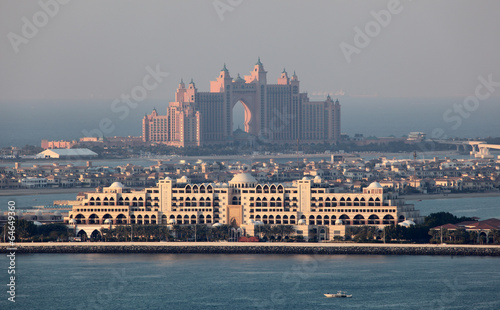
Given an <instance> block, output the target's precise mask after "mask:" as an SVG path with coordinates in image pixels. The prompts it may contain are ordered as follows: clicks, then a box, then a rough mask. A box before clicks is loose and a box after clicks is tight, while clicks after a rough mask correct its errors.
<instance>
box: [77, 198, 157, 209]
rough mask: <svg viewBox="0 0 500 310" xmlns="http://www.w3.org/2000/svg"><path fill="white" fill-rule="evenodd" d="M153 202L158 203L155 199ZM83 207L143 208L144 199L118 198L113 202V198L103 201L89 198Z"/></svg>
mask: <svg viewBox="0 0 500 310" xmlns="http://www.w3.org/2000/svg"><path fill="white" fill-rule="evenodd" d="M154 201H159V200H158V198H157V197H155V199H154ZM85 205H89V206H123V205H127V206H128V205H131V206H134V207H137V206H144V199H143V198H142V197H139V198H137V197H133V198H132V199H130V198H129V197H125V198H123V197H120V198H119V199H117V200H116V201H115V198H114V197H110V198H109V199H108V197H104V199H102V200H101V198H100V197H97V198H94V197H90V199H89V201H88V203H85Z"/></svg>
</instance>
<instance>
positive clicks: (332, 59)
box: [0, 0, 500, 104]
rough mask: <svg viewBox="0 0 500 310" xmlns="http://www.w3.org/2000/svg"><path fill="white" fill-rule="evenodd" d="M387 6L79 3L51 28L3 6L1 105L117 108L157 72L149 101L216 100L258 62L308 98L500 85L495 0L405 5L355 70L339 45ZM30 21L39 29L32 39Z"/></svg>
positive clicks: (12, 5) (458, 91) (30, 5)
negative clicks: (226, 76)
mask: <svg viewBox="0 0 500 310" xmlns="http://www.w3.org/2000/svg"><path fill="white" fill-rule="evenodd" d="M54 1H55V0H54ZM61 1H62V0H61ZM42 2H47V3H51V2H52V0H42ZM388 3H390V1H331V0H328V1H309V0H308V1H296V0H295V1H291V0H283V1H270V0H220V1H219V0H217V1H212V0H206V1H184V0H183V1H172V0H169V1H147V0H143V1H125V0H116V1H101V0H100V1H91V0H86V1H78V0H73V1H69V3H67V4H64V5H63V4H60V5H59V8H58V12H56V13H55V14H52V15H54V16H53V17H49V18H48V20H44V13H40V11H41V10H42V9H41V7H40V5H39V4H38V1H17V0H12V1H6V0H1V1H0V31H1V33H0V36H1V44H0V101H1V102H3V103H2V104H6V103H5V102H9V101H13V100H29V101H45V102H46V101H51V100H78V101H81V100H84V101H85V100H113V99H114V98H117V97H119V96H120V95H121V94H122V93H130V91H131V89H133V87H135V86H137V85H141V84H142V79H143V78H144V76H145V75H146V74H147V71H146V67H148V66H150V67H151V68H155V67H156V66H157V65H159V66H160V68H161V70H162V71H164V72H168V73H169V76H168V77H166V78H165V79H164V80H163V81H162V83H161V85H160V86H159V87H157V88H155V89H154V90H151V91H149V92H148V94H147V95H148V99H164V100H172V99H173V92H174V90H175V88H176V87H177V84H178V81H179V79H180V78H181V77H183V78H184V80H185V81H186V82H187V81H189V79H190V78H191V77H192V78H193V79H194V81H195V82H196V83H197V84H196V86H197V88H198V90H199V91H207V90H208V89H209V81H210V80H214V79H215V78H216V76H217V74H218V72H219V70H220V69H221V68H222V66H223V64H224V62H225V63H226V64H227V67H228V68H229V70H230V73H231V75H232V76H236V75H237V73H240V74H242V75H243V74H248V72H249V71H250V70H251V69H252V67H253V65H254V64H255V62H256V60H257V57H258V56H260V57H261V59H262V62H263V63H264V66H265V68H266V70H267V71H268V81H271V82H273V83H274V82H275V81H276V79H277V77H278V75H279V73H280V72H281V71H282V69H283V67H286V69H287V70H288V71H289V72H290V73H291V72H293V70H295V71H296V72H297V74H298V76H299V79H300V81H301V89H302V90H303V91H308V92H309V94H315V93H318V92H330V93H336V92H339V91H341V90H342V91H344V92H345V93H346V94H348V95H351V96H360V95H361V96H364V95H378V96H380V97H443V96H466V95H470V94H473V92H474V89H475V87H476V86H477V85H478V83H479V82H478V80H477V78H478V76H480V75H481V76H484V77H487V76H488V75H489V74H492V77H493V80H494V81H500V61H499V55H500V40H499V39H498V38H499V37H498V30H499V29H500V18H499V16H500V1H497V0H495V1H456V0H450V1H434V0H433V1H401V4H400V5H399V7H398V11H399V12H398V13H394V14H391V20H390V22H388V24H387V25H386V26H385V27H384V26H380V31H378V33H375V35H374V36H373V37H370V42H369V43H368V44H366V46H363V47H362V48H359V50H358V52H359V53H354V54H352V55H351V62H350V63H348V62H347V61H346V58H345V56H344V54H343V53H342V50H341V48H340V44H341V43H342V42H345V43H346V44H350V45H352V46H354V47H356V45H355V42H354V36H355V30H354V28H355V27H359V28H360V29H362V31H363V32H364V33H366V32H365V26H366V25H367V24H368V25H372V26H373V24H374V21H375V17H374V16H373V15H372V14H371V12H372V11H374V12H379V11H380V10H388V8H387V7H388ZM214 4H215V5H219V12H217V10H216V8H215V6H214ZM221 4H222V6H221ZM223 5H226V7H223ZM228 6H229V7H228ZM49 7H50V6H49ZM50 8H51V9H52V10H54V7H53V6H52V7H50ZM224 9H226V10H225V11H223V10H224ZM45 16H47V14H46V15H45ZM23 17H26V19H27V20H29V21H31V22H33V18H38V24H39V25H42V26H41V27H37V26H35V27H36V28H37V33H36V34H35V35H32V33H29V32H27V33H28V34H29V35H30V36H32V38H26V36H25V35H23V29H22V28H23V25H25V24H26V23H25V20H23ZM45 24H46V25H45ZM373 27H375V28H372V30H373V31H376V32H377V28H376V26H373ZM25 28H26V27H25ZM28 28H29V27H28ZM25 32H26V31H25ZM372 34H373V33H372ZM16 36H17V37H16ZM14 37H15V38H16V39H15V40H14V39H13V38H14ZM19 37H22V38H23V39H19ZM11 41H12V42H14V41H15V42H16V43H15V44H14V45H15V46H16V47H17V48H18V52H17V53H16V52H15V51H14V49H15V48H14V47H13V43H12V42H11ZM21 41H22V43H19V42H21ZM499 93H500V91H498V92H496V93H493V95H494V96H498V94H499Z"/></svg>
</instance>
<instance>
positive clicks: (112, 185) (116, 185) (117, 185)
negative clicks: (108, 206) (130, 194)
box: [109, 182, 125, 188]
mask: <svg viewBox="0 0 500 310" xmlns="http://www.w3.org/2000/svg"><path fill="white" fill-rule="evenodd" d="M124 187H125V185H123V184H122V183H120V182H114V183H113V184H111V186H110V187H109V188H124Z"/></svg>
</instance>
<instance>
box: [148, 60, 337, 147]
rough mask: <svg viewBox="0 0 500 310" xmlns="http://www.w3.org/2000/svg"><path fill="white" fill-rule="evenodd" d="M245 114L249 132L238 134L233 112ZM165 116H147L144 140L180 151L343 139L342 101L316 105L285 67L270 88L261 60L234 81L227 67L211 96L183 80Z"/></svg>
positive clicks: (154, 114)
mask: <svg viewBox="0 0 500 310" xmlns="http://www.w3.org/2000/svg"><path fill="white" fill-rule="evenodd" d="M238 102H240V103H241V104H242V105H243V108H244V111H245V120H244V128H243V129H244V133H243V134H242V133H239V132H238V131H234V132H233V108H234V107H235V105H236V104H237V103H238ZM166 112H167V113H166V115H160V114H158V112H157V111H156V109H154V110H153V112H152V113H151V114H150V115H145V116H144V118H143V123H142V138H143V142H148V143H151V144H166V145H172V146H177V147H185V146H200V145H210V144H226V143H231V142H234V141H238V140H240V141H244V142H249V141H253V140H260V141H264V142H267V143H292V144H295V143H297V141H298V140H304V141H308V143H337V142H338V141H339V139H340V103H339V101H338V100H335V101H334V100H333V99H332V98H331V97H330V96H327V98H326V99H325V100H322V101H311V100H309V97H308V95H307V93H305V92H301V91H300V81H299V78H298V76H297V75H296V74H295V72H294V73H293V75H292V76H291V77H289V76H288V73H287V72H286V70H285V69H283V72H282V73H281V76H280V77H279V78H278V80H277V83H276V84H268V82H267V71H265V70H264V66H263V64H262V63H261V62H260V59H259V60H258V62H257V63H256V64H255V66H254V68H253V70H252V71H251V73H250V75H247V76H245V77H244V78H242V77H240V75H239V74H238V76H237V77H236V78H233V77H231V75H230V74H229V70H228V69H227V67H226V65H224V67H223V68H222V70H221V71H220V73H219V76H218V77H217V79H216V80H215V81H211V82H210V91H209V92H200V91H198V89H197V88H196V86H195V83H194V82H193V81H192V80H191V82H190V83H189V84H188V85H187V86H186V85H185V84H184V81H182V80H181V82H180V83H179V86H178V88H177V91H176V93H175V101H173V102H170V103H169V104H168V107H167V111H166Z"/></svg>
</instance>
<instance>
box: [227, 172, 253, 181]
mask: <svg viewBox="0 0 500 310" xmlns="http://www.w3.org/2000/svg"><path fill="white" fill-rule="evenodd" d="M231 183H257V180H256V179H255V178H254V177H253V176H252V175H251V174H250V173H239V174H237V175H235V176H234V177H233V179H232V180H231Z"/></svg>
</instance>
